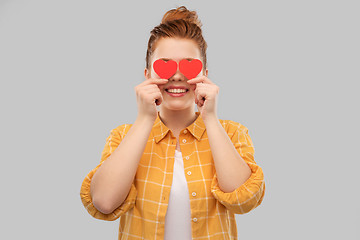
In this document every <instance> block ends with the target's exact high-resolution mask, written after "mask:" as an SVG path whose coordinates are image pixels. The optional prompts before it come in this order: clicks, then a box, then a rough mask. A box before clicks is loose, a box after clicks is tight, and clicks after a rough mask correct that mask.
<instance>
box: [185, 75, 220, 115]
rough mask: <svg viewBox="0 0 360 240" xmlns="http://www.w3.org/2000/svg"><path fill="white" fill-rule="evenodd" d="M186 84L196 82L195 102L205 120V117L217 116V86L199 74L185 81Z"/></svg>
mask: <svg viewBox="0 0 360 240" xmlns="http://www.w3.org/2000/svg"><path fill="white" fill-rule="evenodd" d="M187 83H188V84H196V89H195V103H196V104H197V106H198V109H199V111H200V113H201V115H202V118H203V119H204V120H205V118H207V117H216V118H217V114H216V112H217V96H218V93H219V87H218V86H217V85H215V84H214V83H213V82H212V81H210V79H209V78H207V77H206V76H200V77H196V78H193V79H190V80H188V81H187Z"/></svg>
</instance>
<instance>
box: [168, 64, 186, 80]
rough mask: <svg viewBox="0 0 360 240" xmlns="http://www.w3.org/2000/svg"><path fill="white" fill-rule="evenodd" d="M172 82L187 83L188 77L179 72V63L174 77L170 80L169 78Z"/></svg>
mask: <svg viewBox="0 0 360 240" xmlns="http://www.w3.org/2000/svg"><path fill="white" fill-rule="evenodd" d="M169 80H170V81H186V77H185V76H184V74H182V73H181V72H180V70H179V63H178V68H177V70H176V72H175V74H174V75H172V76H171V77H170V78H169Z"/></svg>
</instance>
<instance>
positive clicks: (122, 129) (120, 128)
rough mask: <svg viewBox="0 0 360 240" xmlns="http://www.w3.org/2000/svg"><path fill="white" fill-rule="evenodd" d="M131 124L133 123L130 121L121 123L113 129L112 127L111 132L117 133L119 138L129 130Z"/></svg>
mask: <svg viewBox="0 0 360 240" xmlns="http://www.w3.org/2000/svg"><path fill="white" fill-rule="evenodd" d="M132 125H133V124H131V123H124V124H121V125H119V126H117V127H115V128H114V129H112V130H111V134H114V135H118V136H120V137H121V138H123V137H124V136H125V135H126V134H127V132H128V131H129V130H130V128H131V126H132Z"/></svg>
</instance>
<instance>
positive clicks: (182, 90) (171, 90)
mask: <svg viewBox="0 0 360 240" xmlns="http://www.w3.org/2000/svg"><path fill="white" fill-rule="evenodd" d="M167 91H168V92H171V93H184V92H186V89H176V88H173V89H168V90H167Z"/></svg>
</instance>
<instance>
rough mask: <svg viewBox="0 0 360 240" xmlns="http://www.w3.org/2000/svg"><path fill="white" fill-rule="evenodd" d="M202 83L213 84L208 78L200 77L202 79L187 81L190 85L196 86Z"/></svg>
mask: <svg viewBox="0 0 360 240" xmlns="http://www.w3.org/2000/svg"><path fill="white" fill-rule="evenodd" d="M200 82H203V83H209V84H211V83H213V82H212V81H210V79H209V78H207V77H206V76H200V77H196V78H192V79H190V80H188V81H187V83H189V84H196V83H200Z"/></svg>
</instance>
